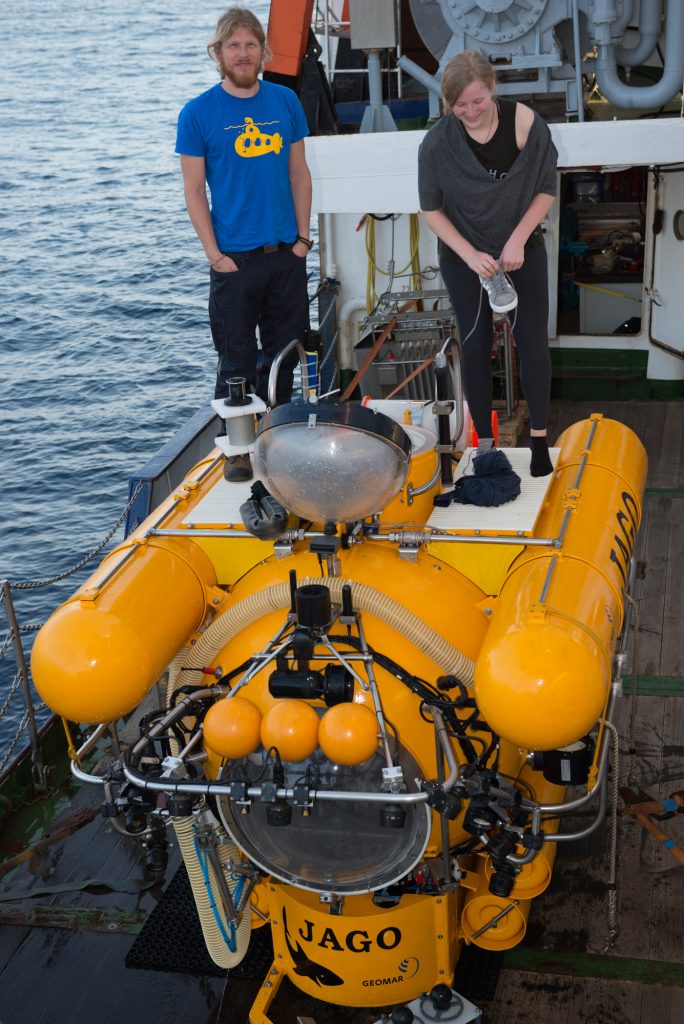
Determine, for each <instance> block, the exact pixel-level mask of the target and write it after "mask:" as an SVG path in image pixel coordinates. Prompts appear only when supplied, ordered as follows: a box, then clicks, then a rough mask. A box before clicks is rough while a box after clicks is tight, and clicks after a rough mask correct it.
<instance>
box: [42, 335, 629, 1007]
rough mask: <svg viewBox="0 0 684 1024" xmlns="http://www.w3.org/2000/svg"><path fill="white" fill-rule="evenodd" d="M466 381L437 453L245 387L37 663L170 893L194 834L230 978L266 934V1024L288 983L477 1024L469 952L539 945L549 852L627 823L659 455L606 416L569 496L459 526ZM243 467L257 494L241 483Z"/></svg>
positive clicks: (82, 753)
mask: <svg viewBox="0 0 684 1024" xmlns="http://www.w3.org/2000/svg"><path fill="white" fill-rule="evenodd" d="M455 344H456V343H455V342H454V345H455ZM301 356H302V353H301V347H300V357H301ZM302 361H303V366H302V372H303V373H304V372H306V360H305V359H303V360H302ZM446 362H447V361H446V360H445V359H444V357H443V353H440V356H439V357H438V358H437V360H436V365H437V369H436V371H435V373H436V378H437V392H436V394H437V396H438V397H437V400H436V401H435V402H434V403H433V402H429V403H428V402H425V403H422V408H423V409H425V410H427V409H428V408H429V409H431V410H432V412H433V413H434V416H433V420H432V422H435V421H437V423H438V428H437V431H436V432H433V431H431V430H430V429H428V428H427V427H425V426H421V425H420V424H419V423H418V422H417V419H418V417H416V415H415V413H416V406H420V405H421V403H416V402H409V403H407V402H401V401H398V400H397V401H395V402H385V403H383V409H384V410H385V411H383V412H380V411H377V410H374V409H371V408H365V407H363V406H362V405H360V404H359V403H356V402H347V403H344V402H334V401H329V400H328V401H326V400H318V399H317V397H316V394H315V391H314V390H313V389H312V390H311V391H309V390H308V388H305V389H304V395H305V396H307V397H306V399H301V400H297V401H293V402H291V403H289V404H287V405H282V406H275V405H273V406H272V407H271V408H270V410H267V408H266V405H265V404H264V403H263V402H261V401H260V399H258V398H256V396H250V395H245V392H244V384H243V382H241V381H236V382H234V385H233V386H232V387H231V394H230V395H229V397H228V398H227V399H225V400H223V399H220V400H216V401H215V402H214V407H215V409H216V411H217V412H218V413H219V415H221V416H222V417H224V418H225V422H226V429H227V434H226V436H224V437H219V438H217V442H216V443H217V446H218V447H217V448H215V449H214V450H213V451H212V453H211V454H210V455H209V456H207V458H205V459H204V460H202V461H200V462H199V464H198V465H197V466H195V467H194V468H193V469H192V470H191V471H190V472H189V474H188V475H187V477H186V478H185V480H184V481H183V483H182V484H181V486H179V487H177V488H176V489H175V491H174V492H173V493H172V494H171V495H170V496H169V498H168V499H166V500H165V501H164V502H163V503H162V504H161V505H160V506H159V507H158V508H157V509H155V510H154V511H153V512H152V514H151V515H150V516H149V518H148V519H147V520H146V521H145V522H143V523H142V524H141V525H140V526H139V527H138V529H137V530H135V532H134V533H132V534H131V535H130V536H128V537H127V539H126V540H125V541H124V543H122V544H121V545H120V546H119V547H117V548H116V549H115V550H113V551H112V552H111V553H109V554H108V555H107V556H106V557H105V559H104V560H103V562H102V564H101V565H100V567H99V568H98V569H97V570H96V571H95V572H94V573H93V575H92V576H91V577H90V579H89V580H88V581H87V582H86V583H85V584H84V585H83V586H81V587H80V588H79V590H77V591H76V593H75V594H74V595H73V596H72V597H71V598H69V599H68V600H67V601H66V602H65V603H64V604H63V605H61V607H59V608H58V609H57V610H56V611H55V612H54V613H53V615H52V616H51V618H50V619H49V620H48V621H47V623H46V624H45V625H44V626H43V628H42V630H41V632H40V633H39V635H38V637H37V639H36V642H35V644H34V648H33V653H32V671H33V676H34V679H35V683H36V687H37V689H38V691H39V693H40V694H41V696H42V697H43V699H44V700H45V701H46V703H47V704H48V705H49V706H50V707H51V708H53V709H54V710H55V711H56V712H57V714H58V715H60V716H62V718H63V720H64V724H65V727H66V729H67V732H68V735H69V737H70V748H71V758H72V771H73V774H74V775H75V776H76V777H77V778H78V779H81V780H83V781H85V782H89V783H93V784H95V785H98V786H100V787H101V790H102V796H103V813H104V814H105V815H106V816H108V817H109V818H110V819H111V822H112V824H113V825H114V827H115V828H116V829H117V830H118V831H119V832H123V833H124V834H126V835H128V836H134V837H137V838H138V840H139V841H140V842H141V843H142V845H143V847H144V848H145V850H146V855H147V859H148V864H149V865H150V866H151V867H152V868H156V869H160V868H163V865H164V861H165V858H166V849H165V848H166V845H167V837H168V836H169V835H170V834H171V833H174V834H175V842H176V843H177V845H178V847H179V848H180V851H181V853H182V856H183V860H184V862H185V867H186V868H187V873H188V877H189V881H190V885H191V888H192V893H193V897H194V901H195V904H196V907H197V912H198V915H199V918H200V921H201V925H202V931H203V934H204V939H205V942H206V946H207V950H208V951H209V953H210V955H211V957H212V959H213V960H214V961H215V963H216V964H217V965H219V966H220V967H221V968H225V969H226V970H230V969H231V968H233V967H235V966H236V965H237V964H238V963H239V962H240V961H241V959H242V958H243V957H244V956H245V953H246V951H247V949H248V946H249V943H250V937H251V935H252V933H253V932H254V931H255V930H256V929H261V928H268V929H270V930H271V932H272V940H273V950H274V955H273V962H272V966H271V968H270V970H269V971H268V973H267V976H266V978H265V980H264V983H263V985H262V987H261V989H260V990H259V993H258V995H257V998H256V1001H255V1003H254V1005H253V1007H252V1011H251V1014H250V1021H251V1022H252V1024H264V1022H267V1021H268V1020H269V1018H268V1016H267V1014H268V1008H269V1006H270V1004H271V1002H272V1000H273V998H274V996H275V994H276V993H277V991H278V987H279V985H280V983H281V981H282V979H283V978H285V977H288V978H289V979H290V981H291V982H292V983H293V984H294V985H295V986H297V987H298V988H299V989H301V990H303V991H304V992H305V993H307V994H309V995H310V996H313V997H315V998H316V999H318V1000H322V1001H324V1002H328V1003H332V1004H338V1005H340V1006H344V1007H354V1008H367V1007H387V1006H391V1007H394V1009H393V1010H392V1016H391V1018H390V1019H391V1020H392V1021H395V1022H398V1024H402V1022H407V1021H410V1020H412V1019H414V1018H415V1019H423V1020H439V1021H471V1020H477V1019H479V1011H478V1010H477V1008H476V1007H475V1006H473V1004H471V1003H469V1002H468V1000H466V999H464V998H463V997H461V996H459V995H458V993H457V992H455V991H454V990H453V989H452V987H451V986H452V982H453V975H454V965H455V963H456V960H457V958H458V956H459V953H460V951H461V949H462V947H463V946H464V944H468V945H471V944H472V945H474V946H476V947H480V948H481V949H484V950H505V949H508V948H510V947H512V946H514V945H516V944H517V943H519V942H521V941H522V940H523V938H524V935H525V931H526V925H527V919H528V915H529V912H530V906H531V903H532V900H533V899H534V898H535V897H536V896H538V895H539V894H540V893H542V892H543V891H544V890H545V889H546V888H547V886H548V885H549V882H550V879H551V875H552V870H553V864H554V858H555V854H556V850H557V847H558V844H559V843H567V842H571V841H573V840H576V839H579V838H581V837H584V836H587V835H589V834H590V833H591V832H593V831H594V830H596V829H597V828H599V827H600V826H601V824H602V822H603V821H604V819H605V816H606V807H607V793H606V789H607V775H608V766H609V759H610V758H609V755H610V749H611V745H612V744H614V742H615V730H614V726H613V725H612V722H611V718H612V712H613V705H614V701H615V698H616V697H617V696H618V695H619V693H620V681H621V673H622V665H623V662H624V659H625V650H624V642H623V640H622V639H621V638H622V637H624V633H625V608H627V610H629V602H628V601H627V599H626V595H628V592H629V588H630V579H631V575H632V551H633V547H634V540H635V536H636V532H637V530H638V528H639V523H640V520H641V508H642V496H643V490H644V482H645V478H646V455H645V451H644V449H643V446H642V445H641V442H640V441H639V440H638V438H637V437H636V436H635V435H634V434H633V433H632V432H631V431H630V430H629V429H628V428H627V427H626V426H624V425H623V424H621V423H618V422H616V421H612V420H609V419H606V418H604V417H603V416H602V415H600V414H598V413H597V414H595V415H593V416H591V417H590V418H589V419H587V420H583V421H581V422H579V423H576V424H574V425H573V426H571V427H570V428H568V429H567V430H566V431H564V433H563V434H562V435H561V437H560V438H559V439H558V441H557V446H556V447H555V448H553V449H552V457H553V462H554V471H553V473H552V474H551V476H549V477H546V478H541V479H533V478H532V477H531V476H530V475H529V470H528V468H527V463H528V462H529V450H528V449H524V448H510V449H504V450H505V452H506V454H507V456H508V457H509V459H510V461H511V464H512V466H513V468H514V469H515V470H516V472H518V474H519V475H520V478H521V494H520V496H519V497H518V498H517V499H516V500H515V501H513V502H509V503H508V504H506V505H503V506H501V507H499V508H481V507H477V506H474V505H459V504H454V503H445V501H444V499H443V495H444V493H445V490H447V489H448V487H449V486H450V483H449V481H450V480H451V472H452V467H453V465H454V459H453V448H454V444H455V442H454V438H455V437H458V436H459V429H460V427H461V426H462V423H456V424H454V418H458V417H457V411H458V409H459V408H460V407H461V403H460V402H458V401H457V402H453V401H448V400H446V399H445V390H444V379H445V378H444V377H442V378H440V373H441V374H444V373H448V372H449V370H448V367H446ZM445 367H446V369H445ZM274 371H275V375H276V376H277V372H278V366H277V365H276V366H274ZM272 378H273V374H272ZM440 379H441V384H440ZM271 384H272V386H273V394H275V385H274V381H273V379H272V381H271ZM387 410H390V411H391V412H392V413H393V414H392V415H388V414H387ZM453 426H455V429H452V427H453ZM255 430H256V433H255ZM440 438H441V439H440ZM236 450H237V451H243V452H244V451H250V452H252V458H253V463H254V466H255V471H256V477H257V479H256V481H255V482H254V483H253V484H250V483H249V482H247V483H239V484H238V483H231V482H228V481H227V480H226V479H225V476H224V463H225V457H226V455H230V454H231V453H234V452H235V451H236ZM472 456H473V450H472V449H467V450H466V451H465V453H464V454H463V456H462V458H461V459H460V461H459V462H458V465H457V468H456V475H457V476H458V475H459V473H464V472H465V473H468V472H472V467H471V466H470V463H471V461H472ZM469 467H470V468H469ZM440 496H442V497H440ZM447 497H448V490H447ZM122 720H124V721H123V724H122ZM75 724H77V725H78V726H79V728H78V729H76V728H75ZM104 734H107V735H108V736H109V737H111V738H112V741H113V748H114V751H115V755H114V756H113V758H112V759H111V760H110V761H109V762H108V761H106V760H102V761H100V762H99V766H98V767H97V768H87V767H86V764H85V760H86V755H88V754H89V753H91V752H92V750H93V748H95V746H96V744H97V742H98V740H99V738H100V737H101V736H103V735H104ZM589 807H591V808H593V813H592V814H591V815H590V820H589V823H588V824H587V823H585V819H583V821H582V824H583V827H582V828H581V830H580V831H571V830H569V829H568V827H567V825H566V826H565V829H564V826H563V823H564V820H565V819H567V818H568V817H569V816H570V815H573V814H576V812H577V811H578V809H579V808H589ZM411 1015H413V1016H411ZM383 1019H385V1020H387V1019H388V1018H387V1017H384V1018H383Z"/></svg>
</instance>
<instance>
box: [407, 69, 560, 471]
mask: <svg viewBox="0 0 684 1024" xmlns="http://www.w3.org/2000/svg"><path fill="white" fill-rule="evenodd" d="M495 85H496V79H495V76H494V71H493V69H492V66H491V64H490V63H489V61H488V60H487V59H486V58H485V57H483V55H482V54H481V53H477V52H476V51H474V50H466V51H464V52H463V53H460V54H457V55H456V56H455V57H452V58H451V60H450V61H449V62H448V64H447V65H446V67H445V68H444V72H443V74H442V95H443V97H444V102H445V105H446V107H447V109H448V110H449V111H450V112H451V113H449V114H447V115H446V116H445V117H443V118H442V119H441V120H440V121H438V122H437V124H435V125H434V126H433V127H432V128H431V129H430V131H429V132H428V133H427V135H426V136H425V139H424V140H423V143H422V144H421V147H420V151H419V155H418V190H419V195H420V205H421V210H422V213H423V217H424V219H425V221H426V223H427V224H428V226H429V227H430V228H431V230H432V231H434V233H435V234H436V235H437V237H438V238H439V256H440V261H439V264H440V270H441V272H442V277H443V279H444V283H445V285H446V288H447V290H448V292H449V297H450V299H451V304H452V306H453V308H454V312H455V314H456V319H457V321H458V327H459V332H460V336H461V344H462V353H461V364H462V373H463V386H464V390H465V396H466V399H467V402H468V407H469V409H470V413H471V415H472V417H473V424H474V426H475V430H476V431H477V435H478V438H479V445H478V447H479V449H480V450H481V451H486V450H488V449H489V448H491V447H492V445H493V443H494V442H493V438H492V437H491V433H492V428H491V419H492V375H491V358H490V356H491V348H492V309H494V310H497V311H506V310H510V309H513V308H514V307H516V306H517V309H516V312H515V317H514V337H515V343H516V348H517V350H518V354H519V357H520V371H521V378H522V384H523V389H524V392H525V397H526V399H527V403H528V407H529V413H530V443H531V449H532V461H531V465H530V472H531V474H532V476H546V475H547V474H548V473H550V472H551V471H552V468H553V467H552V465H551V461H550V459H549V450H548V442H547V437H546V424H547V419H548V412H549V397H550V391H551V360H550V356H549V349H548V336H547V321H548V284H547V269H546V249H545V247H544V237H543V234H542V231H541V228H540V227H539V225H540V223H541V222H542V220H543V219H544V217H545V216H546V214H547V212H548V210H549V208H550V207H551V205H552V203H553V200H554V197H555V195H556V160H557V157H558V154H557V152H556V148H555V146H554V144H553V142H552V141H551V135H550V133H549V130H548V128H547V126H546V124H545V123H544V121H543V120H542V119H541V118H540V117H539V115H538V114H536V113H535V112H534V111H533V110H531V109H530V107H527V106H525V105H524V104H523V103H516V101H515V100H507V99H497V98H496V97H495V96H494V89H495ZM452 115H453V116H452ZM508 273H510V278H508V277H507V276H506V275H507V274H508ZM511 283H512V284H511ZM483 289H484V291H483ZM516 291H517V302H516Z"/></svg>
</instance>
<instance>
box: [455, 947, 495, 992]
mask: <svg viewBox="0 0 684 1024" xmlns="http://www.w3.org/2000/svg"><path fill="white" fill-rule="evenodd" d="M502 961H503V953H499V952H495V951H494V950H488V949H480V948H479V947H478V946H473V945H470V946H465V945H464V946H463V949H462V950H461V955H460V956H459V958H458V962H457V964H456V972H455V974H454V988H455V989H456V991H457V992H460V993H461V995H462V996H465V998H466V999H472V1001H473V1002H474V1003H481V1002H489V1001H490V1000H492V999H493V998H494V993H495V992H496V985H497V982H498V980H499V972H500V971H501V964H502Z"/></svg>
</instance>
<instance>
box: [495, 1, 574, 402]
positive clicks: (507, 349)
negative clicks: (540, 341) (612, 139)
mask: <svg viewBox="0 0 684 1024" xmlns="http://www.w3.org/2000/svg"><path fill="white" fill-rule="evenodd" d="M572 44H573V49H574V51H575V89H576V90H577V118H578V120H579V121H580V123H581V122H583V121H584V89H583V87H582V44H581V42H580V23H579V0H572ZM506 351H507V352H508V351H509V348H508V346H506ZM506 411H507V412H508V409H507V410H506Z"/></svg>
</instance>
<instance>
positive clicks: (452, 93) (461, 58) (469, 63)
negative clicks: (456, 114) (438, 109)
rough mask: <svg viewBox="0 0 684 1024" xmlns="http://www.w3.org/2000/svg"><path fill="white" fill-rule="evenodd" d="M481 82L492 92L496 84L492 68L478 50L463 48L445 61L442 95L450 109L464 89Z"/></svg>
mask: <svg viewBox="0 0 684 1024" xmlns="http://www.w3.org/2000/svg"><path fill="white" fill-rule="evenodd" d="M473 82H482V84H483V85H485V86H486V87H487V88H488V89H490V90H491V91H492V92H493V91H494V87H495V86H496V75H495V74H494V68H493V67H492V65H491V64H490V63H489V61H488V60H487V58H486V57H485V56H484V55H483V54H481V53H480V52H479V50H464V51H463V53H457V54H456V56H455V57H452V58H451V60H449V61H448V62H447V65H446V67H445V68H444V71H443V72H442V96H443V97H444V103H445V105H446V106H447V107H448V108H449V110H451V108H452V107H453V105H454V103H455V102H456V101H457V99H458V97H459V96H460V95H461V93H462V92H463V90H464V89H467V88H468V86H469V85H472V84H473Z"/></svg>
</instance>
